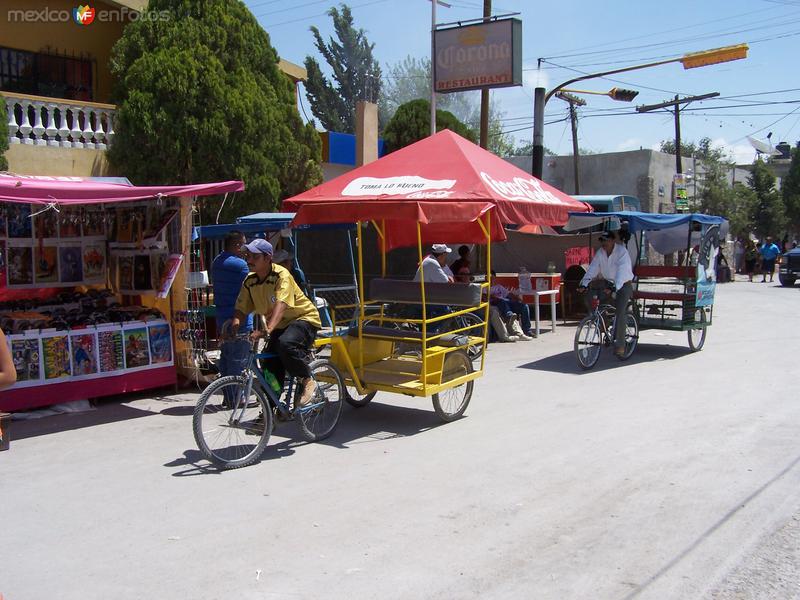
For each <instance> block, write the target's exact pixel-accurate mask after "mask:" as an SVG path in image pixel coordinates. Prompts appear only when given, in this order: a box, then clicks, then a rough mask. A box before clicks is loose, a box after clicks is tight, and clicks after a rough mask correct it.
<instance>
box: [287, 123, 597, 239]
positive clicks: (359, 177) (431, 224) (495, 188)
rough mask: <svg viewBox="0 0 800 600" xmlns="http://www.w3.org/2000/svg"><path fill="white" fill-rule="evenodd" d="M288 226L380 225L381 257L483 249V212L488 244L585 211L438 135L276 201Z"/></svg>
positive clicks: (486, 155) (448, 134) (449, 135)
mask: <svg viewBox="0 0 800 600" xmlns="http://www.w3.org/2000/svg"><path fill="white" fill-rule="evenodd" d="M283 208H284V210H286V211H295V212H296V213H297V214H296V215H295V218H294V221H293V226H302V225H312V224H313V225H316V224H322V223H355V222H359V221H361V222H366V221H375V222H385V228H386V244H387V249H392V248H398V247H402V246H411V245H416V244H417V231H416V223H420V225H421V230H422V242H423V243H436V242H444V243H456V242H472V243H485V241H486V236H485V233H484V232H483V231H482V229H481V224H480V223H479V221H478V220H479V218H480V217H482V216H483V215H484V214H486V213H487V212H489V211H492V213H491V215H490V223H491V234H492V240H494V241H501V240H504V239H506V234H505V230H504V226H505V225H516V226H524V225H549V226H556V225H563V224H564V223H566V221H567V218H568V213H569V212H579V211H584V212H588V211H590V210H591V208H590V207H589V206H588V205H586V204H584V203H583V202H579V201H577V200H575V199H573V198H571V197H570V196H568V195H567V194H565V193H563V192H561V191H560V190H558V189H556V188H554V187H552V186H550V185H548V184H546V183H544V182H543V181H540V180H538V179H536V178H535V177H533V176H531V175H530V174H528V173H526V172H525V171H523V170H521V169H519V168H517V167H515V166H514V165H512V164H511V163H509V162H506V161H505V160H503V159H501V158H498V157H497V156H495V155H494V154H492V153H491V152H487V151H486V150H484V149H482V148H481V147H479V146H477V145H475V144H473V143H472V142H470V141H469V140H466V139H464V138H463V137H461V136H459V135H457V134H455V133H453V132H452V131H449V130H443V131H440V132H439V133H437V134H436V135H432V136H430V137H427V138H425V139H423V140H420V141H419V142H416V143H414V144H411V145H410V146H406V147H405V148H402V149H400V150H397V151H396V152H393V153H391V154H389V155H387V156H384V157H383V158H381V159H379V160H377V161H374V162H371V163H369V164H366V165H364V166H362V167H359V168H357V169H354V170H352V171H350V172H348V173H345V174H344V175H341V176H339V177H337V178H336V179H333V180H331V181H328V182H325V183H323V184H321V185H318V186H316V187H314V188H312V189H310V190H308V191H306V192H303V193H302V194H298V195H297V196H294V197H292V198H289V199H287V200H285V201H284V203H283Z"/></svg>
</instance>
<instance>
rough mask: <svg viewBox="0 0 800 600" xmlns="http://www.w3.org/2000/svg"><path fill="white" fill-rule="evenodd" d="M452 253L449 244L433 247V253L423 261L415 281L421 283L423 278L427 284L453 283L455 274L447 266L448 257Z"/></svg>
mask: <svg viewBox="0 0 800 600" xmlns="http://www.w3.org/2000/svg"><path fill="white" fill-rule="evenodd" d="M452 251H453V250H452V248H450V247H449V246H448V245H447V244H434V245H433V246H431V253H430V254H429V255H428V256H426V257H425V258H424V259H422V264H421V265H420V266H419V268H418V269H417V273H416V275H414V281H419V280H420V277H422V278H423V281H425V282H426V283H428V282H433V283H453V272H452V271H451V270H450V267H448V266H447V255H448V254H450V253H451V252H452Z"/></svg>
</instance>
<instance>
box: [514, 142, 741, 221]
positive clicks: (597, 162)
mask: <svg viewBox="0 0 800 600" xmlns="http://www.w3.org/2000/svg"><path fill="white" fill-rule="evenodd" d="M507 160H508V161H509V162H511V163H512V164H514V165H516V166H517V167H519V168H521V169H523V170H525V171H527V172H528V173H530V170H531V157H530V156H515V157H511V158H509V159H507ZM682 162H683V172H684V174H685V175H687V178H686V181H687V193H688V196H689V199H690V201H691V198H692V197H693V196H695V195H696V191H697V188H698V185H699V182H700V181H702V176H703V172H704V169H703V165H702V161H697V160H694V159H692V158H691V157H683V161H682ZM695 172H696V174H697V177H695ZM676 173H677V169H676V165H675V156H674V155H672V154H665V153H664V152H658V151H656V150H631V151H628V152H609V153H605V154H588V155H585V156H581V157H580V174H579V176H580V189H581V194H626V195H630V196H636V197H637V198H639V200H640V201H641V203H642V210H643V211H645V212H659V213H673V212H675V187H674V183H673V182H674V177H675V174H676ZM543 175H544V181H545V182H546V183H549V184H550V185H552V186H555V187H557V188H558V189H560V190H563V191H564V192H566V193H568V194H572V193H574V192H575V177H574V170H573V158H572V156H571V155H568V156H545V160H544V173H543ZM747 175H748V171H747V170H745V169H742V168H739V167H737V168H735V169H732V170H731V172H730V180H731V182H733V181H739V182H744V181H745V180H746V177H747Z"/></svg>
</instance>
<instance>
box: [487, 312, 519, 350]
mask: <svg viewBox="0 0 800 600" xmlns="http://www.w3.org/2000/svg"><path fill="white" fill-rule="evenodd" d="M489 324H490V325H491V326H492V327H491V332H493V333H494V337H495V338H497V339H496V341H498V342H503V343H507V342H516V341H519V339H520V338H519V337H518V336H516V335H514V334H513V332H509V330H508V328H507V327H506V324H505V322H504V321H503V319H502V318H501V317H500V311H499V310H497V307H496V306H490V307H489ZM490 337H491V336H490ZM492 341H495V340H492Z"/></svg>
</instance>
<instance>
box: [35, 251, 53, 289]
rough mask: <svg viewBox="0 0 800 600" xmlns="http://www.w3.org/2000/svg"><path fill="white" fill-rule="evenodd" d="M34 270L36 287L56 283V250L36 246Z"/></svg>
mask: <svg viewBox="0 0 800 600" xmlns="http://www.w3.org/2000/svg"><path fill="white" fill-rule="evenodd" d="M33 257H34V261H33V262H34V270H35V273H36V277H35V279H36V283H37V284H38V285H50V284H53V283H58V248H56V247H55V246H41V245H40V246H37V247H36V248H34V252H33Z"/></svg>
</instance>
